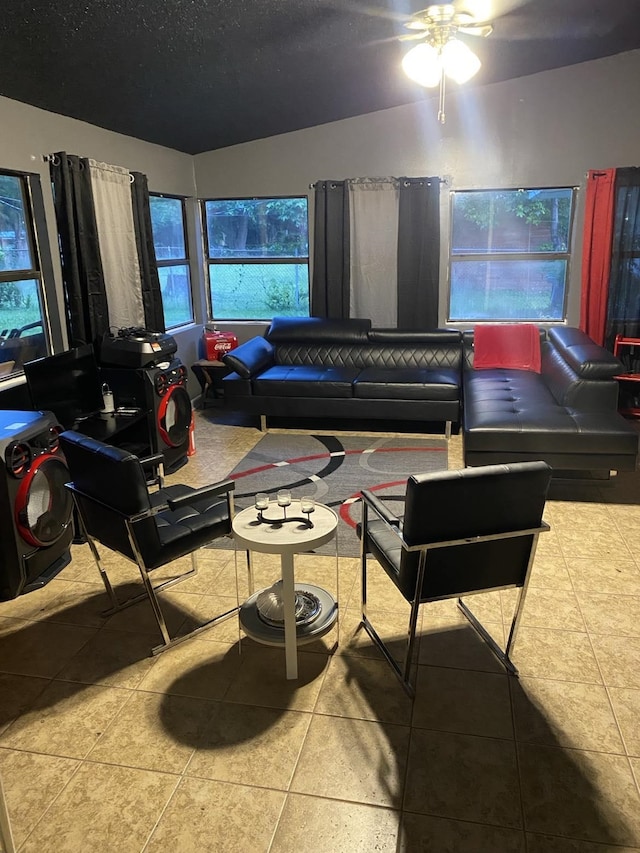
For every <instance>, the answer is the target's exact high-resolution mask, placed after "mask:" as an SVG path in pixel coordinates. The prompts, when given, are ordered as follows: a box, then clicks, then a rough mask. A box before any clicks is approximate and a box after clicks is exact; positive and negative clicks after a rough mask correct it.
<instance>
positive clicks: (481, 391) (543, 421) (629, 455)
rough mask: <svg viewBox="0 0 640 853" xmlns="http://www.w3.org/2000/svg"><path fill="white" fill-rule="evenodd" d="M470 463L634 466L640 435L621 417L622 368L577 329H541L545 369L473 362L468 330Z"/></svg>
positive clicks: (622, 468) (627, 468)
mask: <svg viewBox="0 0 640 853" xmlns="http://www.w3.org/2000/svg"><path fill="white" fill-rule="evenodd" d="M463 341H464V369H463V400H464V405H463V423H462V428H463V434H464V460H465V464H466V465H489V464H492V463H496V462H526V461H529V460H536V459H543V460H544V461H545V462H547V464H549V465H551V467H552V468H555V469H560V470H585V469H587V470H594V471H606V472H608V471H633V470H635V467H636V461H637V457H638V432H637V431H636V430H635V429H634V428H633V427H632V426H631V425H630V424H629V423H628V422H627V421H625V419H624V418H623V417H622V416H621V415H619V414H618V411H617V409H618V383H617V381H616V379H615V378H614V377H615V376H616V374H618V373H620V371H621V368H622V365H621V363H620V362H619V361H618V359H617V358H614V356H613V355H611V353H609V352H608V351H607V350H605V349H603V348H602V347H600V346H598V345H597V344H595V343H594V342H593V341H592V340H591V338H589V337H588V336H587V335H585V333H584V332H582V331H580V329H575V328H572V327H570V326H553V327H551V328H549V329H548V330H547V331H546V332H545V331H541V343H540V349H541V371H540V373H534V372H531V371H528V370H511V369H508V368H495V369H489V370H475V369H474V367H473V334H472V333H470V332H465V333H464V335H463Z"/></svg>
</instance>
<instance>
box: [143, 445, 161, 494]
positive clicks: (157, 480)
mask: <svg viewBox="0 0 640 853" xmlns="http://www.w3.org/2000/svg"><path fill="white" fill-rule="evenodd" d="M140 465H141V466H142V469H143V471H144V472H145V477H146V478H147V490H148V489H149V487H150V486H157V487H158V488H159V489H162V488H164V456H163V455H162V453H154V454H153V456H144V457H141V458H140ZM149 470H150V472H151V474H149V473H148V471H149Z"/></svg>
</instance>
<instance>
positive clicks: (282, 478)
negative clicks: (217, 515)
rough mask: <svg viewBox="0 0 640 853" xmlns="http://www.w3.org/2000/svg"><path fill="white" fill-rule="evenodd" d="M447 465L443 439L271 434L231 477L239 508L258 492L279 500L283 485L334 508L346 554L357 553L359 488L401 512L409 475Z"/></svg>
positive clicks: (323, 550)
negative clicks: (279, 490) (276, 495)
mask: <svg viewBox="0 0 640 853" xmlns="http://www.w3.org/2000/svg"><path fill="white" fill-rule="evenodd" d="M446 468H447V442H446V441H445V440H444V439H432V438H424V439H423V438H418V439H416V438H403V437H402V436H398V435H396V436H394V437H392V438H389V437H380V438H378V437H375V436H357V435H354V436H333V435H306V434H304V435H302V434H281V433H267V435H265V436H264V437H263V438H262V439H260V441H259V442H258V444H256V446H255V447H254V448H253V449H252V450H251V451H250V452H249V453H248V454H247V455H246V456H245V457H244V458H243V459H242V461H241V462H240V463H239V464H238V465H237V466H236V467H235V468H234V469H233V471H231V472H230V474H228V477H230V478H231V479H233V480H235V481H236V490H235V492H234V501H235V504H236V507H237V509H244V508H245V507H249V506H253V500H254V496H255V494H256V492H266V493H267V494H268V495H269V496H270V497H273V498H275V493H276V492H277V491H278V489H285V488H286V489H289V490H290V491H291V493H292V496H293V497H294V498H300V497H302V496H303V495H311V496H312V497H314V498H315V500H316V502H317V503H323V504H325V505H327V506H330V507H332V508H333V509H334V510H335V511H336V513H337V514H338V517H339V519H340V523H339V527H338V553H339V554H340V556H345V557H346V556H357V555H358V553H359V542H358V538H357V536H356V533H355V526H356V524H357V522H358V521H359V520H360V501H359V500H358V498H359V493H360V489H363V488H367V489H371V490H373V491H375V492H376V493H377V495H378V496H379V497H381V498H382V499H383V500H384V501H385V502H387V503H389V505H390V509H392V510H393V511H395V512H397V513H398V514H401V513H402V502H403V499H404V493H405V488H406V480H407V477H409V476H410V475H411V474H419V473H426V472H430V471H443V470H446ZM218 541H220V542H221V540H218ZM216 545H217V543H213V546H214V547H216ZM333 549H334V546H333V544H329V545H327V546H324V547H323V548H320V549H318V553H328V554H331V553H334V550H333Z"/></svg>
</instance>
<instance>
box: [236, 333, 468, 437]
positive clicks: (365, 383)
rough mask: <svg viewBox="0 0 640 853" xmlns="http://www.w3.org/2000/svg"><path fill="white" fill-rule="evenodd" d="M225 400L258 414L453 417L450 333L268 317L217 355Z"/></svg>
mask: <svg viewBox="0 0 640 853" xmlns="http://www.w3.org/2000/svg"><path fill="white" fill-rule="evenodd" d="M223 361H224V363H225V364H226V365H227V367H229V368H231V370H232V371H233V372H232V373H231V374H230V375H228V376H226V377H225V379H224V382H223V385H224V399H225V404H226V405H228V406H231V407H233V408H237V409H241V410H243V411H246V412H251V413H253V414H257V415H261V416H262V417H263V425H264V419H266V417H268V416H270V415H278V416H284V417H311V418H350V417H351V418H354V417H355V418H364V419H369V418H371V419H386V420H388V419H394V420H407V421H439V422H442V421H444V422H445V424H446V425H447V426H446V430H447V433H449V432H450V430H451V424H452V422H456V423H458V422H459V420H460V398H461V386H462V349H461V336H460V332H458V331H451V332H449V331H433V332H412V331H401V330H398V329H372V328H371V321H370V320H356V319H353V320H323V319H320V318H318V317H309V318H289V317H276V318H275V319H274V320H273V323H272V324H271V327H270V329H269V330H268V332H267V334H266V337H264V338H262V337H257V338H252V339H251V340H249V341H247V342H246V343H245V344H242V345H241V346H240V347H238V348H237V349H235V350H232V351H231V352H229V353H227V354H226V355H225V356H224V357H223Z"/></svg>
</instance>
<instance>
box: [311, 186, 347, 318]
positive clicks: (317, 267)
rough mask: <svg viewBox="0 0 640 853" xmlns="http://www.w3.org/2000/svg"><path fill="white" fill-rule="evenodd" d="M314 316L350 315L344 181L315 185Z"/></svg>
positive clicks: (312, 301) (312, 312)
mask: <svg viewBox="0 0 640 853" xmlns="http://www.w3.org/2000/svg"><path fill="white" fill-rule="evenodd" d="M315 191H316V193H315V208H314V229H315V230H314V241H313V282H312V285H311V314H312V316H313V317H330V318H332V319H342V318H346V317H348V316H349V192H348V189H347V182H346V181H318V182H317V183H316V185H315Z"/></svg>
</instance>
